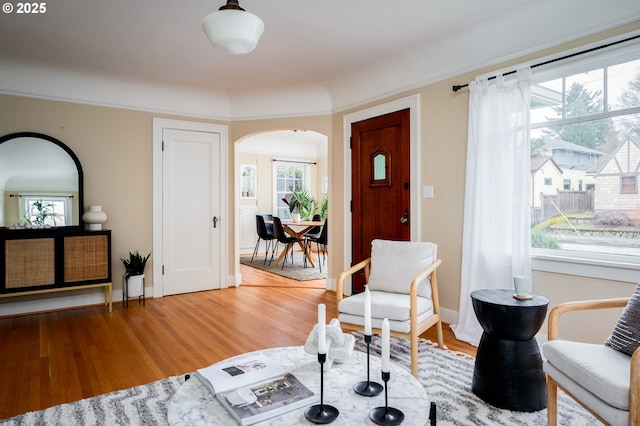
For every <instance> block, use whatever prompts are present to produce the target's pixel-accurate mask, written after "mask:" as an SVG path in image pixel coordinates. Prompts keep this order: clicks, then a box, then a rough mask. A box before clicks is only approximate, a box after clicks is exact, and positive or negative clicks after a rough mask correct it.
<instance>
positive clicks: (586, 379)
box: [543, 340, 631, 411]
mask: <svg viewBox="0 0 640 426" xmlns="http://www.w3.org/2000/svg"><path fill="white" fill-rule="evenodd" d="M543 353H544V357H545V359H546V361H545V363H544V365H543V367H544V370H545V372H547V373H551V376H552V377H554V378H556V379H557V377H556V376H557V375H556V374H554V371H555V370H557V371H561V372H562V374H563V375H565V376H566V377H568V378H570V381H572V382H574V383H575V384H577V385H578V386H580V387H581V388H583V389H585V390H587V391H588V392H590V393H592V394H594V395H595V396H596V397H598V399H600V400H602V401H604V402H605V403H606V404H608V405H611V406H613V407H616V408H618V409H620V410H625V411H628V410H629V383H630V368H631V357H629V356H627V355H625V354H622V353H620V352H618V351H615V350H613V349H611V348H609V347H606V346H604V345H601V344H592V343H582V342H571V341H566V340H550V341H548V342H546V343H545V344H544V346H543ZM550 370H551V371H550ZM560 384H561V385H564V386H567V387H570V386H571V384H570V383H569V384H567V383H561V382H560ZM567 390H568V391H569V392H571V393H574V390H573V389H570V388H569V389H567ZM574 394H575V393H574Z"/></svg>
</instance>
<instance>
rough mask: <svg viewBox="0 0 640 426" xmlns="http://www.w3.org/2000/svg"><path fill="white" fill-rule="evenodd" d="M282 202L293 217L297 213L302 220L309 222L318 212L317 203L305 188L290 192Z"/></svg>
mask: <svg viewBox="0 0 640 426" xmlns="http://www.w3.org/2000/svg"><path fill="white" fill-rule="evenodd" d="M282 201H284V203H285V204H287V205H288V206H289V213H291V214H292V215H293V214H294V213H296V211H297V213H300V218H301V219H302V220H311V219H313V215H314V214H316V213H317V212H318V202H317V201H316V199H315V198H313V197H312V196H311V195H310V194H309V191H308V190H307V188H305V187H302V188H300V189H298V190H295V191H292V192H290V193H289V194H287V196H286V197H284V198H283V199H282Z"/></svg>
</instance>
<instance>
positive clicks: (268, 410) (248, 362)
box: [195, 356, 319, 425]
mask: <svg viewBox="0 0 640 426" xmlns="http://www.w3.org/2000/svg"><path fill="white" fill-rule="evenodd" d="M195 376H196V377H198V379H199V380H200V381H201V382H202V383H203V384H204V385H205V387H207V388H208V389H209V390H210V391H211V392H212V393H213V394H214V395H216V398H218V401H219V402H220V404H222V406H223V407H225V409H226V410H227V411H228V412H229V413H230V414H231V416H232V417H233V418H235V419H236V421H237V422H238V423H240V424H241V425H251V424H254V423H257V422H260V421H263V420H266V419H270V418H273V417H277V416H280V415H282V414H284V413H287V412H289V411H292V410H295V409H297V408H301V407H306V406H309V405H312V404H314V403H316V402H318V401H319V396H318V395H316V394H315V393H313V392H312V391H311V390H309V389H308V388H307V387H306V386H305V385H304V384H303V383H302V382H300V381H299V380H298V379H297V378H296V377H295V376H294V375H293V374H291V373H287V372H285V371H284V369H283V367H282V366H281V365H280V363H278V362H277V361H274V360H271V359H269V358H267V357H264V356H256V357H252V358H246V359H242V360H238V361H235V362H232V363H226V364H225V363H222V364H215V365H212V366H210V367H207V368H203V369H200V370H197V371H196V373H195Z"/></svg>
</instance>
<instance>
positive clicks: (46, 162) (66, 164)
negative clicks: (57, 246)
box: [0, 133, 82, 228]
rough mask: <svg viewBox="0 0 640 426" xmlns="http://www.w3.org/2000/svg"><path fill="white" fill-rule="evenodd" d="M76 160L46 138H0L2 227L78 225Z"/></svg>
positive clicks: (30, 135) (78, 170) (28, 135)
mask: <svg viewBox="0 0 640 426" xmlns="http://www.w3.org/2000/svg"><path fill="white" fill-rule="evenodd" d="M65 148H66V149H65ZM72 155H73V153H71V151H70V150H69V149H68V148H67V147H66V146H65V145H64V144H62V142H60V141H58V140H57V139H54V138H51V137H49V136H46V135H40V134H37V133H19V134H15V135H7V136H5V137H2V138H0V227H16V226H20V227H31V228H33V227H36V228H41V227H53V226H78V225H79V224H80V207H79V206H80V203H81V201H82V199H81V198H82V195H81V182H82V170H81V168H80V165H79V162H77V158H74V157H75V155H73V157H72Z"/></svg>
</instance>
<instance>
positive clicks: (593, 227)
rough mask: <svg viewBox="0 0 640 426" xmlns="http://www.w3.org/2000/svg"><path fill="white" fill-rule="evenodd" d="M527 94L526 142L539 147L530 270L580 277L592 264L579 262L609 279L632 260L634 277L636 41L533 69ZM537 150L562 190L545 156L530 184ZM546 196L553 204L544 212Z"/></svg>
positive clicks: (638, 125) (638, 223)
mask: <svg viewBox="0 0 640 426" xmlns="http://www.w3.org/2000/svg"><path fill="white" fill-rule="evenodd" d="M531 93H532V96H531V141H532V147H534V146H536V147H537V151H536V152H535V153H534V151H532V155H535V156H533V157H532V167H531V168H532V176H533V179H532V180H533V182H532V186H533V189H532V208H533V209H532V215H531V217H532V246H533V250H532V254H533V258H534V262H533V265H534V269H540V270H549V271H555V272H565V271H566V272H567V273H574V272H575V271H576V270H580V272H579V274H585V275H586V274H588V273H589V272H584V270H586V269H590V268H584V267H581V266H580V265H584V264H589V265H595V264H597V265H598V266H602V267H603V268H606V267H607V265H611V268H610V269H609V270H608V272H606V273H603V274H601V275H598V274H600V273H599V272H598V273H597V274H595V275H590V276H601V277H605V275H606V277H610V276H611V275H609V273H613V270H614V269H615V268H613V265H614V262H617V263H616V264H617V265H618V269H619V265H621V264H629V265H635V266H633V268H631V269H634V270H635V273H636V274H637V272H638V269H640V194H638V182H637V181H638V177H637V176H638V174H639V173H640V46H639V45H638V44H637V43H636V45H631V46H622V47H619V48H616V49H612V50H608V51H607V50H604V51H602V52H598V53H593V54H591V55H585V56H584V57H583V58H581V59H579V60H577V61H569V62H567V63H566V64H563V63H562V61H560V62H559V63H558V64H557V65H556V66H553V67H549V68H546V67H542V68H541V69H540V70H537V69H536V70H532V91H531ZM540 147H542V148H541V149H540ZM541 154H542V155H543V156H545V157H546V158H549V159H550V160H552V161H553V163H554V164H555V167H556V169H557V170H556V171H555V172H554V173H555V175H554V176H553V177H554V179H553V182H562V188H554V185H550V183H551V182H552V181H551V176H550V173H551V170H552V169H553V167H551V166H550V165H551V162H550V161H549V160H546V161H544V164H547V163H548V164H547V167H548V170H547V169H545V173H544V177H542V178H541V180H540V183H541V184H540V185H539V186H536V173H540V174H541V175H542V173H541V170H542V166H541V164H540V162H541V161H542V160H536V158H538V157H536V156H540V155H541ZM556 176H557V177H558V178H557V179H555V177H556ZM542 188H547V189H548V190H555V192H556V194H552V193H551V192H552V191H548V196H547V198H545V197H543V189H542ZM572 188H573V190H572ZM575 188H577V189H578V190H575ZM583 188H584V190H583ZM540 197H542V200H543V201H542V202H540V201H537V199H538V198H540ZM544 200H549V203H551V204H553V209H548V210H547V212H546V213H545V214H544V215H543V214H540V213H539V210H540V209H543V210H544ZM552 210H555V211H552ZM580 259H582V260H580ZM553 262H555V263H554V264H553V265H551V263H553ZM621 262H622V263H621ZM561 263H564V264H565V265H567V266H568V267H569V269H562V268H563V266H562V265H561ZM549 265H551V266H549ZM545 268H548V269H545ZM554 268H556V269H554ZM631 269H630V270H631Z"/></svg>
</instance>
